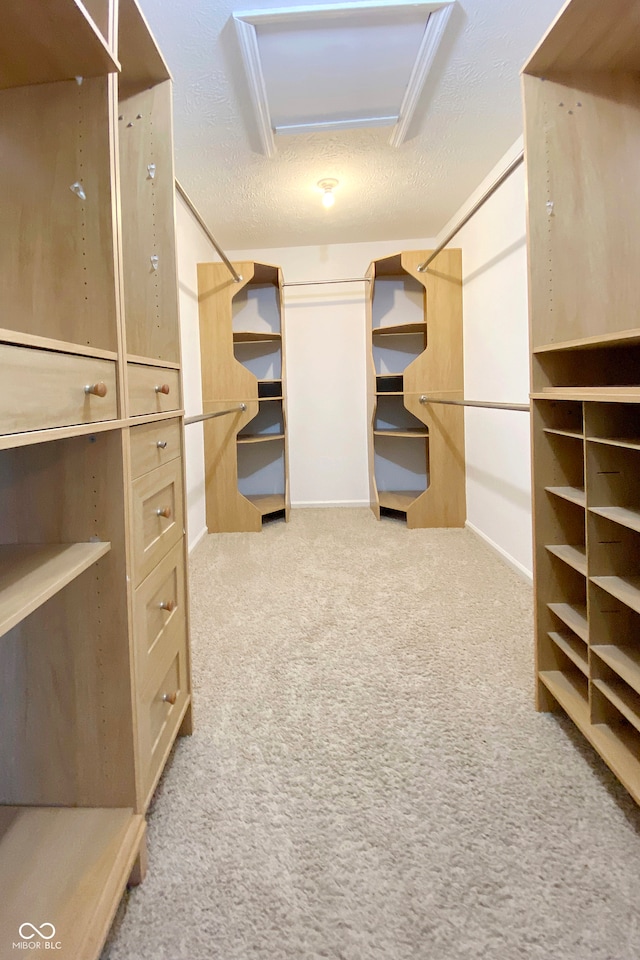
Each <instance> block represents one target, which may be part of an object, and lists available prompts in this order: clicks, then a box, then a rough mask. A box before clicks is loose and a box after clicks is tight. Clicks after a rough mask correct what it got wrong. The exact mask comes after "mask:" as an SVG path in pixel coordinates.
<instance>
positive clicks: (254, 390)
mask: <svg viewBox="0 0 640 960" xmlns="http://www.w3.org/2000/svg"><path fill="white" fill-rule="evenodd" d="M234 267H235V269H236V271H237V272H238V274H239V275H240V276H241V277H242V281H241V282H240V283H236V282H234V280H233V279H232V277H231V276H230V274H229V271H228V270H227V268H226V267H225V266H224V264H221V263H200V264H198V299H199V309H200V349H201V357H202V397H203V411H204V413H214V412H217V411H223V410H232V412H231V413H229V414H226V415H224V416H220V417H217V418H215V419H211V420H207V421H205V422H204V444H205V468H206V470H205V472H206V502H207V527H208V529H209V532H210V533H214V532H215V533H226V532H233V531H259V530H261V529H262V523H263V520H264V519H270V520H273V519H277V518H284V519H285V520H288V518H289V507H290V500H289V471H288V456H287V429H286V408H285V399H286V398H285V383H286V376H285V352H284V322H283V321H284V316H283V309H282V274H281V271H280V270H279V268H278V267H274V266H270V265H268V264H262V263H249V262H245V263H236V264H234ZM240 404H244V405H245V408H246V409H245V410H240V409H238V407H239V406H240Z"/></svg>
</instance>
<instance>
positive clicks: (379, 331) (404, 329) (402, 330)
mask: <svg viewBox="0 0 640 960" xmlns="http://www.w3.org/2000/svg"><path fill="white" fill-rule="evenodd" d="M371 332H372V334H373V336H374V337H385V336H387V337H390V336H395V337H398V336H403V335H404V334H408V333H426V332H427V324H426V323H424V322H423V323H396V324H393V325H392V326H389V327H374V329H373V330H372V331H371Z"/></svg>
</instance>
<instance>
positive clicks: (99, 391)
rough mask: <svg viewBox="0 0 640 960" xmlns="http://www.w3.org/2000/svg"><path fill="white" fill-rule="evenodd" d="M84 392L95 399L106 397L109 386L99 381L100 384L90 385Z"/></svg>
mask: <svg viewBox="0 0 640 960" xmlns="http://www.w3.org/2000/svg"><path fill="white" fill-rule="evenodd" d="M84 392H85V393H86V394H91V395H92V396H94V397H106V395H107V392H108V391H107V385H106V383H103V382H102V380H99V381H98V383H88V384H87V385H86V386H85V388H84Z"/></svg>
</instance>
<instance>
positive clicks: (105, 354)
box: [0, 329, 118, 360]
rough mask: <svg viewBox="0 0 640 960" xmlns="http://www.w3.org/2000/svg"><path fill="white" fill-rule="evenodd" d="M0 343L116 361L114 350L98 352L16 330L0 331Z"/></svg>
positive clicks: (78, 344) (91, 348)
mask: <svg viewBox="0 0 640 960" xmlns="http://www.w3.org/2000/svg"><path fill="white" fill-rule="evenodd" d="M0 343H13V344H15V345H16V346H21V347H37V348H38V349H40V350H53V351H54V352H55V353H73V354H76V355H77V356H79V357H95V358H96V359H98V360H117V359H118V354H117V353H116V352H115V351H114V350H100V349H98V347H89V346H87V345H86V344H83V343H69V342H68V341H66V340H55V339H53V338H51V337H39V336H37V335H36V334H33V333H23V332H21V331H18V330H4V329H3V330H0Z"/></svg>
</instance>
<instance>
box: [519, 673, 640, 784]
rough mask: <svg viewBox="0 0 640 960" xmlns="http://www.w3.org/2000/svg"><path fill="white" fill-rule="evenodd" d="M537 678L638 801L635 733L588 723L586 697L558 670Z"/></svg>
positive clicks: (639, 763)
mask: <svg viewBox="0 0 640 960" xmlns="http://www.w3.org/2000/svg"><path fill="white" fill-rule="evenodd" d="M538 676H539V677H540V680H541V681H542V683H544V685H545V687H546V688H547V689H548V690H549V692H550V693H551V694H552V696H553V697H554V698H555V699H556V700H557V702H558V703H559V704H560V706H561V707H562V709H563V710H564V711H565V713H566V714H567V715H568V716H569V717H570V718H571V719H572V720H573V722H574V723H575V725H576V726H577V727H578V729H579V730H580V732H581V733H582V734H583V735H584V736H585V737H586V739H587V740H588V741H589V743H590V744H591V745H592V746H593V747H594V748H595V749H596V750H597V752H598V753H599V754H600V756H601V757H602V759H603V760H604V761H605V763H606V764H607V765H608V766H609V767H610V768H611V770H612V771H613V773H614V774H615V776H616V777H617V778H618V779H619V780H620V781H621V783H622V784H623V785H624V786H625V787H626V789H627V790H628V791H629V793H630V794H631V796H632V797H633V798H634V799H635V800H636V801H639V800H640V761H639V760H638V746H639V743H638V737H637V735H636V734H635V732H634V731H630V732H627V731H625V730H624V729H623V728H620V727H619V726H612V725H610V724H606V723H597V724H592V723H590V722H589V704H588V701H587V698H586V695H583V693H582V691H581V688H580V687H579V686H578V685H577V684H576V683H575V682H573V680H572V678H571V677H569V676H567V675H566V674H564V673H561V672H560V671H559V670H547V671H543V672H542V673H540V674H539V675H538Z"/></svg>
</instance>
